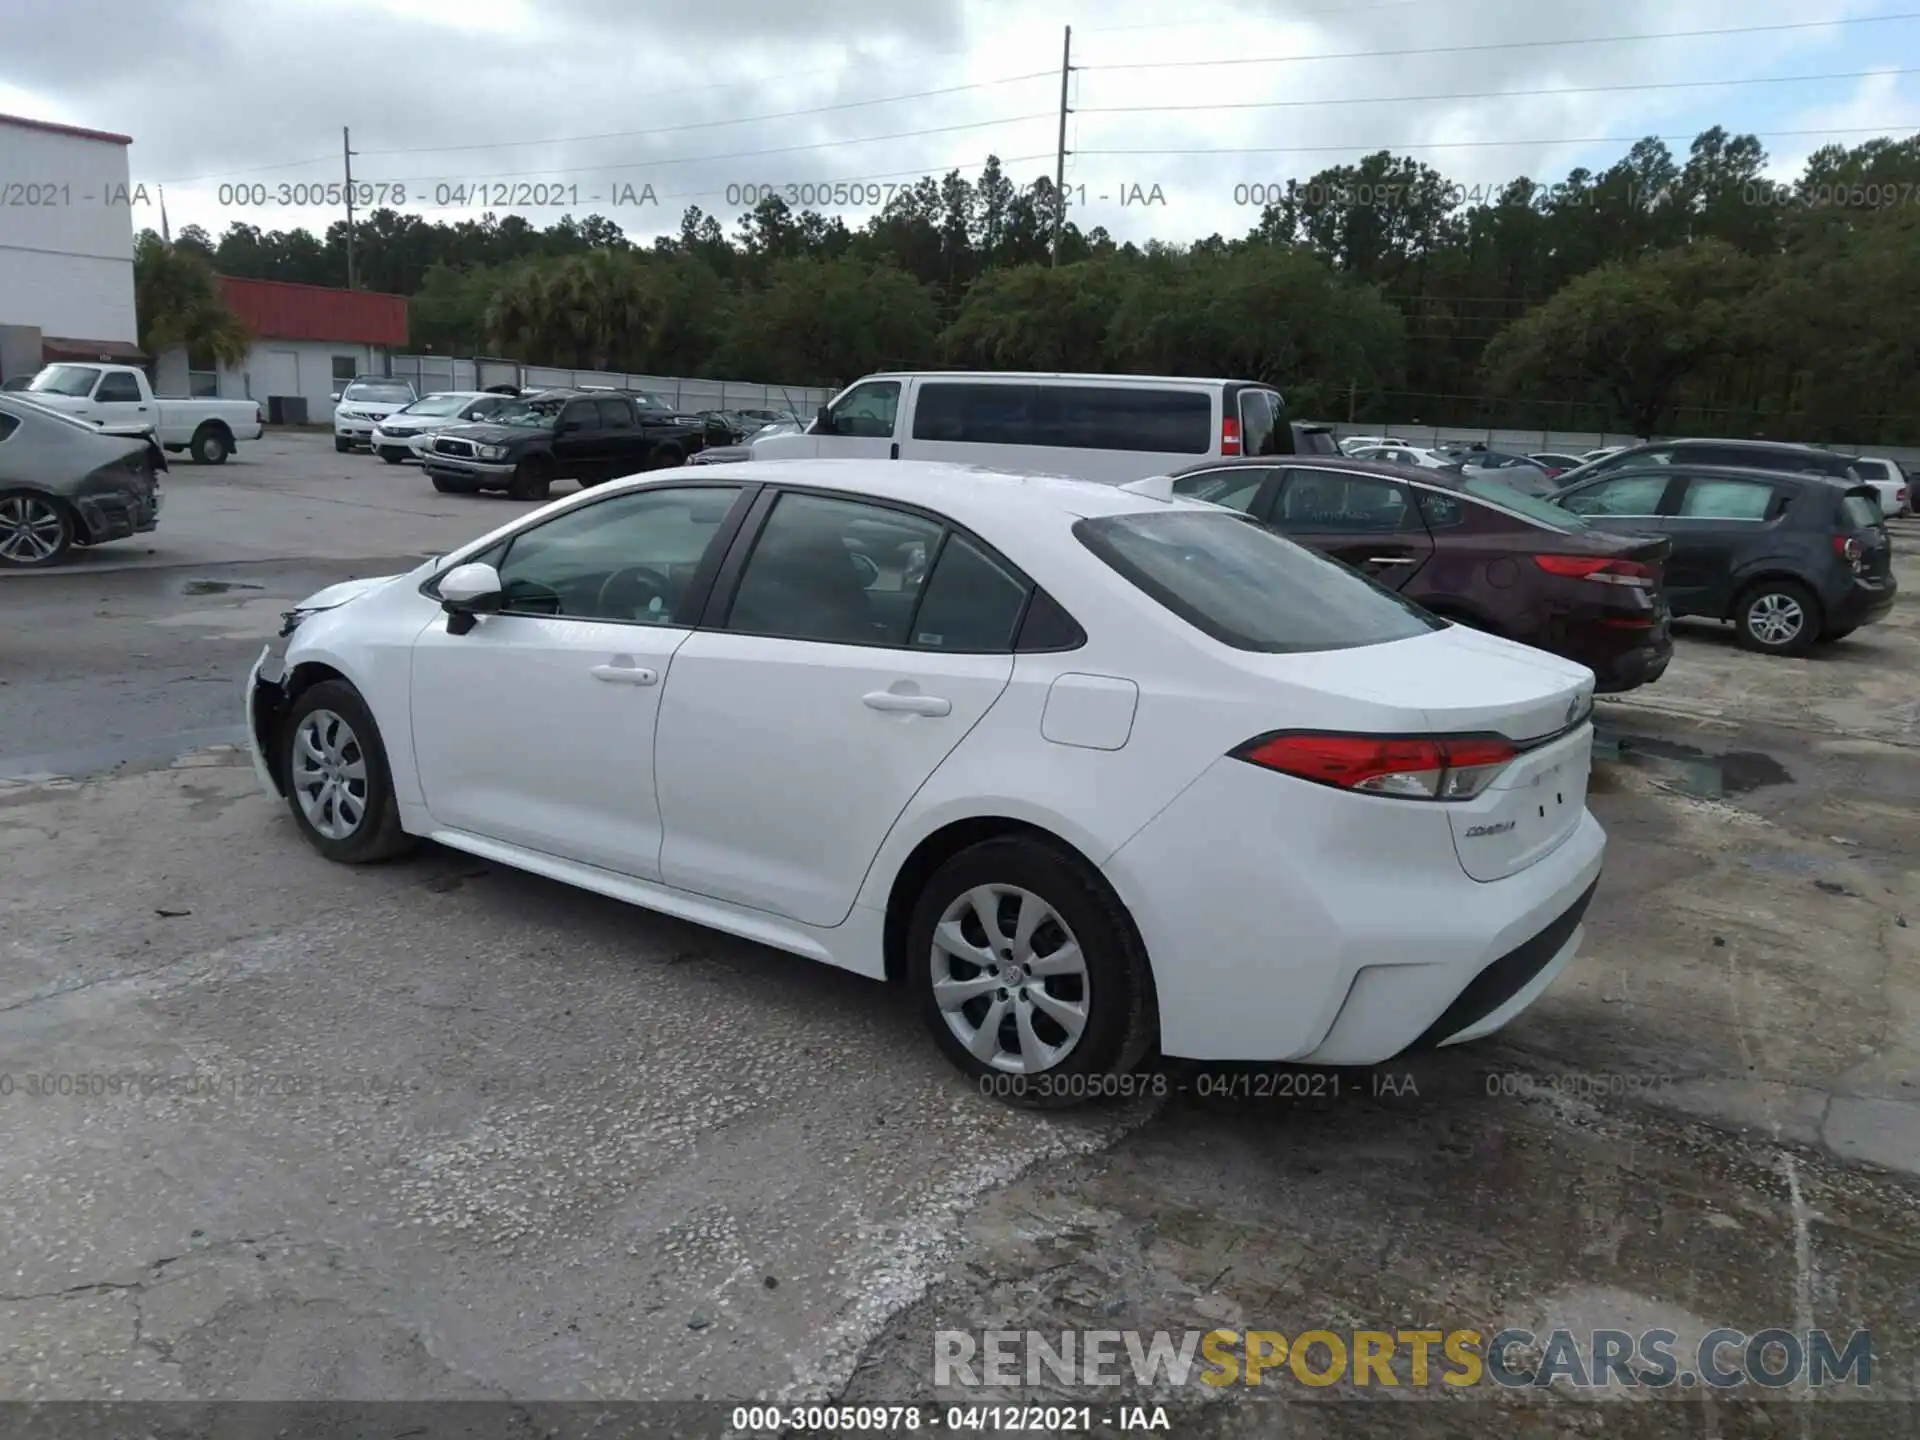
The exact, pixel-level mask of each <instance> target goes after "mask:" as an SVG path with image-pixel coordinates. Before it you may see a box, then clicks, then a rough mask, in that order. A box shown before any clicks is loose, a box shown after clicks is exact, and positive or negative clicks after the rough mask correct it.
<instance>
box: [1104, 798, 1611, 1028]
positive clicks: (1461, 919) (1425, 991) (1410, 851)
mask: <svg viewBox="0 0 1920 1440" xmlns="http://www.w3.org/2000/svg"><path fill="white" fill-rule="evenodd" d="M1303 836H1311V837H1312V843H1311V844H1310V845H1303V844H1302V843H1301V838H1302V837H1303ZM1605 855H1606V832H1605V831H1604V830H1602V829H1601V827H1600V823H1599V821H1597V820H1595V819H1594V818H1593V815H1592V813H1591V812H1589V811H1587V810H1586V809H1585V807H1584V804H1583V806H1582V810H1581V815H1580V819H1579V821H1578V823H1577V824H1576V825H1575V826H1574V827H1573V829H1572V830H1570V831H1569V832H1568V833H1567V835H1566V836H1565V838H1564V839H1562V840H1561V841H1560V842H1559V843H1558V844H1557V845H1555V846H1554V847H1553V848H1552V849H1551V850H1549V851H1548V852H1547V853H1546V854H1545V855H1543V856H1542V857H1541V858H1540V859H1538V860H1536V861H1535V862H1534V863H1532V864H1530V865H1528V866H1526V868H1524V869H1522V870H1520V871H1518V872H1517V873H1515V874H1513V875H1510V876H1507V877H1506V878H1504V879H1500V880H1493V881H1485V882H1483V881H1477V880H1474V879H1472V878H1471V877H1470V876H1468V875H1467V874H1466V872H1465V871H1464V869H1462V867H1461V865H1460V863H1459V860H1458V858H1457V856H1456V853H1455V850H1454V842H1453V838H1452V828H1451V823H1450V820H1449V817H1448V815H1447V814H1446V807H1445V806H1443V805H1436V804H1423V803H1419V802H1408V801H1397V800H1389V799H1385V798H1378V797H1369V796H1354V795H1350V794H1347V793H1345V792H1341V791H1337V790H1333V789H1330V788H1328V787H1324V786H1316V785H1312V784H1308V783H1306V782H1304V781H1297V780H1291V779H1289V778H1287V777H1284V776H1278V775H1272V774H1268V773H1265V772H1262V771H1260V770H1258V769H1257V768H1255V767H1251V766H1248V765H1246V764H1244V763H1243V762H1241V761H1237V760H1223V761H1217V762H1215V764H1214V766H1213V767H1211V768H1210V769H1209V770H1208V772H1207V773H1206V774H1204V775H1202V776H1201V778H1200V779H1199V780H1197V781H1195V782H1194V784H1193V785H1192V786H1190V787H1189V788H1188V790H1187V791H1186V792H1185V793H1184V794H1183V795H1181V797H1180V798H1179V799H1178V800H1176V801H1174V803H1173V804H1171V805H1169V806H1168V807H1167V808H1166V809H1165V810H1163V811H1162V812H1161V813H1160V814H1159V815H1158V816H1156V817H1155V818H1154V820H1153V821H1152V822H1150V823H1149V824H1148V825H1147V826H1146V828H1145V829H1143V830H1142V831H1141V832H1140V833H1139V834H1138V835H1136V836H1135V837H1134V838H1133V839H1132V840H1130V841H1129V842H1128V843H1127V844H1126V845H1124V846H1122V847H1121V848H1120V850H1119V851H1117V852H1116V853H1115V854H1114V855H1113V856H1112V857H1111V858H1110V859H1109V860H1108V861H1107V863H1106V865H1105V866H1103V867H1102V868H1103V871H1104V873H1105V874H1106V876H1107V878H1108V879H1109V881H1111V883H1112V884H1113V886H1114V888H1115V889H1116V891H1118V892H1119V894H1120V897H1121V899H1122V900H1123V901H1124V902H1125V903H1126V905H1127V908H1128V910H1129V912H1130V913H1131V914H1132V916H1133V918H1134V921H1135V923H1136V925H1137V926H1138V927H1139V930H1140V934H1141V938H1142V940H1143V941H1144V942H1145V944H1146V947H1147V953H1148V956H1149V958H1150V961H1151V964H1152V967H1153V975H1154V983H1155V988H1156V993H1157V996H1158V1001H1159V1009H1160V1044H1161V1049H1162V1051H1163V1052H1164V1053H1165V1054H1167V1055H1169V1056H1177V1057H1180V1058H1184V1059H1192V1060H1211V1061H1252V1062H1272V1061H1292V1062H1297V1063H1304V1064H1328V1065H1373V1064H1379V1063H1381V1062H1383V1061H1386V1060H1390V1059H1392V1058H1393V1057H1394V1056H1396V1055H1400V1054H1403V1053H1405V1052H1406V1051H1407V1050H1409V1049H1411V1048H1414V1047H1416V1046H1431V1045H1435V1044H1454V1043H1458V1042H1460V1041H1464V1040H1469V1039H1473V1038H1476V1037H1478V1036H1480V1035H1484V1034H1487V1033H1490V1032H1491V1031H1492V1030H1494V1029H1497V1028H1499V1027H1500V1026H1502V1025H1504V1024H1506V1023H1507V1022H1508V1021H1510V1020H1511V1019H1513V1017H1514V1016H1516V1015H1518V1014H1519V1013H1520V1012H1521V1011H1522V1010H1524V1009H1525V1008H1526V1007H1527V1006H1528V1005H1530V1004H1532V1003H1533V1001H1534V1000H1535V999H1537V998H1538V996H1539V995H1540V994H1541V993H1543V992H1544V991H1545V990H1546V988H1547V987H1548V986H1549V985H1551V984H1552V982H1553V979H1554V977H1555V976H1556V975H1558V974H1559V973H1560V971H1561V970H1562V969H1564V968H1565V966H1566V965H1567V963H1568V962H1569V961H1570V960H1571V959H1572V957H1573V955H1574V954H1575V953H1576V952H1577V951H1578V949H1579V947H1580V944H1581V941H1582V938H1583V933H1584V932H1583V931H1582V930H1581V928H1580V919H1581V913H1582V912H1584V908H1585V907H1584V902H1583V897H1586V896H1588V895H1589V893H1590V892H1591V891H1592V889H1593V886H1594V884H1595V882H1596V881H1597V880H1598V879H1599V875H1600V871H1601V867H1602V864H1603V862H1604V860H1605ZM1570 913H1571V914H1572V915H1573V918H1572V920H1571V921H1569V920H1568V919H1567V917H1568V916H1569V914H1570ZM1556 927H1558V929H1556ZM1542 937H1546V938H1544V939H1543V938H1542ZM1516 954H1519V955H1521V957H1522V958H1520V959H1517V960H1516V959H1513V958H1512V957H1513V956H1515V955H1516ZM1482 977H1491V978H1487V979H1483V978H1482ZM1476 986H1477V987H1478V988H1477V989H1476V988H1475V987H1476ZM1463 997H1465V998H1463Z"/></svg>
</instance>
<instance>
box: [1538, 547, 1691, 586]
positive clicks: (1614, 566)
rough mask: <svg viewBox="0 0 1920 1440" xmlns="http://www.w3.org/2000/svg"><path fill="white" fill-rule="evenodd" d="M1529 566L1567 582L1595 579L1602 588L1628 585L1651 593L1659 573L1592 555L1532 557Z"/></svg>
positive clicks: (1639, 564)
mask: <svg viewBox="0 0 1920 1440" xmlns="http://www.w3.org/2000/svg"><path fill="white" fill-rule="evenodd" d="M1533 563H1534V564H1536V565H1538V566H1539V567H1540V568H1541V569H1542V570H1544V571H1546V572H1547V573H1548V574H1549V575H1560V576H1563V577H1565V578H1566V579H1569V580H1597V581H1599V582H1600V583H1601V584H1602V585H1629V586H1631V587H1633V588H1634V589H1635V590H1651V589H1653V587H1654V585H1655V584H1656V583H1657V582H1658V581H1659V578H1660V577H1659V574H1658V572H1656V571H1655V570H1654V568H1653V567H1652V566H1651V565H1642V564H1641V563H1640V562H1639V561H1638V560H1606V559H1602V558H1600V557H1598V556H1594V555H1536V556H1534V557H1533Z"/></svg>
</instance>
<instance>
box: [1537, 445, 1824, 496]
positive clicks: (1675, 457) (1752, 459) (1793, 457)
mask: <svg viewBox="0 0 1920 1440" xmlns="http://www.w3.org/2000/svg"><path fill="white" fill-rule="evenodd" d="M1675 464H1687V465H1720V466H1732V467H1733V468H1735V469H1749V470H1783V471H1788V472H1797V473H1800V474H1806V475H1828V476H1831V477H1832V478H1833V479H1835V480H1846V481H1849V482H1851V481H1855V480H1858V479H1859V478H1860V477H1859V476H1858V475H1856V474H1855V473H1854V471H1853V469H1852V467H1851V465H1850V464H1849V463H1848V460H1847V457H1846V456H1844V455H1836V454H1835V453H1834V452H1833V451H1831V450H1822V449H1820V448H1818V447H1817V446H1813V445H1789V444H1786V443H1783V442H1781V441H1777V440H1656V441H1653V442H1652V443H1650V444H1646V445H1634V446H1631V447H1630V448H1627V449H1624V450H1615V451H1614V452H1613V453H1612V454H1610V455H1603V456H1601V457H1600V458H1599V459H1598V460H1591V461H1589V462H1588V463H1587V464H1585V465H1582V466H1581V467H1580V468H1579V469H1578V470H1570V471H1568V472H1567V473H1566V474H1564V475H1562V476H1561V477H1560V479H1559V485H1560V488H1561V489H1570V488H1572V487H1573V486H1575V485H1580V484H1584V483H1585V482H1586V481H1588V480H1591V479H1593V478H1594V477H1595V476H1598V475H1611V474H1613V473H1615V472H1616V471H1620V470H1625V469H1628V468H1633V469H1639V468H1640V467H1641V466H1644V465H1675Z"/></svg>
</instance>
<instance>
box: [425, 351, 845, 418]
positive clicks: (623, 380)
mask: <svg viewBox="0 0 1920 1440" xmlns="http://www.w3.org/2000/svg"><path fill="white" fill-rule="evenodd" d="M388 368H389V371H390V373H391V374H392V375H393V377H394V378H395V379H396V380H410V381H412V382H413V387H414V389H416V390H418V391H419V392H420V393H421V394H423V395H424V394H426V393H427V392H429V391H432V390H484V389H486V388H487V387H488V386H489V385H518V386H520V387H521V388H523V389H535V390H537V389H543V388H547V387H552V388H555V389H559V388H562V387H571V386H581V385H591V386H611V387H613V388H615V389H620V390H645V391H648V392H650V393H651V394H654V395H658V396H660V398H661V399H663V400H665V401H667V403H669V404H670V405H672V406H673V407H674V408H675V409H678V410H742V409H745V410H790V411H792V412H793V413H794V414H796V415H799V416H800V417H802V418H803V419H805V418H810V417H811V416H812V415H813V413H814V411H816V410H818V409H819V408H820V407H821V406H822V405H824V404H826V403H827V401H829V400H831V399H832V398H833V393H834V392H833V391H831V390H823V389H821V388H820V387H819V386H817V385H772V384H760V383H755V382H751V381H746V380H696V379H691V378H688V377H685V376H679V375H637V374H633V373H631V372H628V371H617V370H568V369H564V368H562V367H559V366H553V365H522V364H521V363H520V362H519V361H517V360H502V359H497V358H493V357H490V356H484V355H482V356H471V357H469V356H457V355H395V356H393V357H391V359H390V360H389V362H388Z"/></svg>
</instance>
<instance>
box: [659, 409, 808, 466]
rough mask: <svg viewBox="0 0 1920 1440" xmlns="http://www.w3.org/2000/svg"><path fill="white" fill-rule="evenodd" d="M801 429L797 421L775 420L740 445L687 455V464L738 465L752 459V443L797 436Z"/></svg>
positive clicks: (721, 446) (709, 447) (724, 446)
mask: <svg viewBox="0 0 1920 1440" xmlns="http://www.w3.org/2000/svg"><path fill="white" fill-rule="evenodd" d="M801 428H802V427H801V425H800V422H799V421H797V420H776V421H774V422H772V423H771V424H767V425H762V426H761V427H760V428H759V429H758V430H755V431H754V432H753V433H752V434H751V435H749V436H748V437H747V438H746V441H745V442H744V443H742V444H739V445H711V446H708V447H707V448H706V449H705V450H701V451H698V452H696V453H695V454H692V455H689V456H688V457H687V464H689V465H733V464H738V463H739V462H740V461H742V460H751V459H752V458H753V442H754V441H756V440H761V439H765V438H767V437H769V436H773V435H798V434H799V433H800V431H801Z"/></svg>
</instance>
